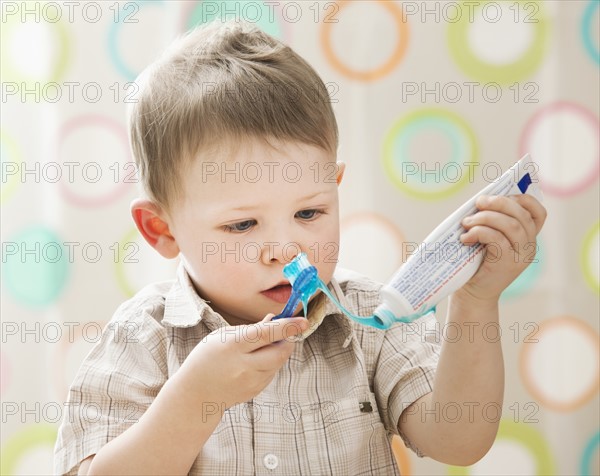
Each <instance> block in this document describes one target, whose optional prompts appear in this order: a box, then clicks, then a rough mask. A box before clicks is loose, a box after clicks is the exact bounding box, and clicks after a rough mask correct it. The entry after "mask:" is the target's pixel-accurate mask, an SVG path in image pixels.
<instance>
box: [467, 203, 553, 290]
mask: <svg viewBox="0 0 600 476" xmlns="http://www.w3.org/2000/svg"><path fill="white" fill-rule="evenodd" d="M475 204H476V206H477V208H478V210H479V211H478V212H477V213H476V214H475V215H472V216H470V217H467V218H465V219H464V220H463V222H462V225H463V226H464V227H465V229H466V230H467V232H466V233H464V234H463V235H462V236H461V241H462V242H463V243H464V244H467V245H473V244H475V243H477V242H480V243H482V244H484V245H486V250H485V259H484V261H483V263H482V264H481V266H480V268H479V270H478V271H477V273H475V275H474V276H473V277H472V278H471V279H470V280H469V281H468V282H467V283H466V284H465V285H464V286H463V287H462V288H461V290H460V291H459V292H463V293H466V294H467V295H468V296H469V297H471V298H474V299H477V300H484V301H497V300H498V299H499V298H500V294H501V293H502V291H503V290H504V289H505V288H506V287H507V286H508V285H509V284H510V283H511V282H512V281H514V279H515V278H516V277H517V276H518V275H519V274H521V272H523V270H524V269H525V268H526V267H527V266H528V265H529V264H530V263H531V262H532V261H534V258H535V254H536V251H537V243H536V236H537V234H538V233H539V231H540V230H541V228H542V225H543V224H544V221H545V220H546V209H545V208H544V206H543V205H542V204H541V203H540V202H539V201H538V200H537V199H536V198H534V197H533V196H531V195H527V194H523V195H512V196H510V197H505V196H490V195H482V196H481V197H479V198H478V199H477V201H476V203H475Z"/></svg>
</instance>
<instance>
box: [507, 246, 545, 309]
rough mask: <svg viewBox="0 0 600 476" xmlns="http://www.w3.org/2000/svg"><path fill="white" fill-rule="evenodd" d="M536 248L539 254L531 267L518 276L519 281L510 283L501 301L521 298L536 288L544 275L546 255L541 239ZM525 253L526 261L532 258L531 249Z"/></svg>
mask: <svg viewBox="0 0 600 476" xmlns="http://www.w3.org/2000/svg"><path fill="white" fill-rule="evenodd" d="M527 245H530V244H529V243H528V244H526V245H525V246H527ZM536 246H537V250H536V251H537V253H536V256H535V258H533V260H532V261H531V263H530V264H529V266H527V268H525V270H524V271H523V272H522V273H521V274H520V275H519V276H517V279H515V280H514V281H513V282H512V283H510V285H509V286H508V287H507V288H506V289H505V290H504V291H503V292H502V295H501V296H500V299H502V300H505V299H513V298H516V297H519V296H521V295H522V294H525V293H526V292H528V291H529V290H530V289H531V288H533V287H534V286H535V283H536V282H537V280H538V278H539V277H540V275H541V273H542V268H543V263H544V255H545V253H544V250H543V248H542V243H541V241H540V239H539V238H538V240H537V244H536ZM523 251H524V253H525V259H527V257H528V256H531V252H530V250H529V249H525V250H523Z"/></svg>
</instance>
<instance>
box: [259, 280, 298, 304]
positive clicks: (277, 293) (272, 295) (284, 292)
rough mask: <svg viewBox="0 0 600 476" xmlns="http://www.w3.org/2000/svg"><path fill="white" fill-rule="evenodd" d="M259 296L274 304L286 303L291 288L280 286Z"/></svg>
mask: <svg viewBox="0 0 600 476" xmlns="http://www.w3.org/2000/svg"><path fill="white" fill-rule="evenodd" d="M261 294H262V295H263V296H267V297H268V298H269V299H272V300H273V301H275V302H278V303H286V302H287V301H288V299H289V298H290V296H291V294H292V286H291V284H280V285H278V286H273V287H272V288H269V289H266V290H265V291H262V292H261Z"/></svg>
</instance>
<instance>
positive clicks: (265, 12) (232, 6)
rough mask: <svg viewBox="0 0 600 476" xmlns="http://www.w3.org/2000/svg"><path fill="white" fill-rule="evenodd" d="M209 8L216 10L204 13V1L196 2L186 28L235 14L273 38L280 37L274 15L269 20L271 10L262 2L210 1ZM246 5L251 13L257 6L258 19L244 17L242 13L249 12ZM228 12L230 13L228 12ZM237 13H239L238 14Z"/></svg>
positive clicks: (249, 0) (246, 0)
mask: <svg viewBox="0 0 600 476" xmlns="http://www.w3.org/2000/svg"><path fill="white" fill-rule="evenodd" d="M209 3H210V6H211V8H214V7H216V12H212V11H211V12H210V14H206V15H205V14H204V12H203V11H202V9H203V4H204V2H203V1H201V2H198V4H197V5H196V6H195V7H194V9H193V10H192V13H191V14H190V16H189V18H188V21H187V28H188V29H189V28H193V27H195V26H197V25H202V24H204V23H210V22H211V21H214V20H215V19H221V20H225V19H229V16H230V15H232V14H235V17H236V19H240V18H241V19H243V20H246V21H249V22H252V23H254V24H256V25H257V26H258V27H259V28H260V29H261V30H262V31H264V32H265V33H267V34H269V35H271V36H274V37H275V38H279V39H281V28H280V27H279V24H278V22H277V21H276V18H275V15H273V21H269V20H270V18H271V12H270V11H269V9H268V8H267V6H266V5H265V3H264V2H256V1H251V0H221V1H216V2H215V1H211V2H209ZM248 6H252V7H253V9H252V13H254V12H255V10H254V7H256V6H259V7H260V10H259V13H258V15H259V17H260V18H259V19H258V20H257V21H254V20H255V19H256V18H255V17H254V18H252V17H248V18H246V17H244V13H250V12H249V10H247V7H248ZM228 12H230V13H228ZM238 13H239V14H240V15H238Z"/></svg>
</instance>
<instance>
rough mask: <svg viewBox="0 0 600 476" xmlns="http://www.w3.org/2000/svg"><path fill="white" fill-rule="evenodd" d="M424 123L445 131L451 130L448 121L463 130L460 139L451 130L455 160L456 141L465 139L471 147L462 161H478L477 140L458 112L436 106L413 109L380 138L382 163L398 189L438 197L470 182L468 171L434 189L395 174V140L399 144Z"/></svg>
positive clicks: (455, 127) (420, 196) (432, 197)
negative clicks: (423, 187)
mask: <svg viewBox="0 0 600 476" xmlns="http://www.w3.org/2000/svg"><path fill="white" fill-rule="evenodd" d="M423 124H425V126H426V125H428V124H429V125H432V124H433V126H434V127H435V128H438V129H440V128H441V130H442V132H446V133H450V132H449V131H451V129H449V128H448V124H450V125H451V126H454V131H456V130H457V129H458V131H459V132H462V134H463V137H464V138H465V139H464V140H462V141H460V140H457V139H456V137H457V136H459V137H460V135H459V134H454V139H453V143H454V144H453V145H454V146H455V147H453V148H454V149H455V150H454V152H455V153H453V155H454V157H453V159H452V161H453V162H458V160H457V159H458V157H457V155H458V154H456V149H457V147H456V144H464V143H465V142H468V143H469V145H470V149H471V151H470V156H469V157H462V159H463V162H472V163H477V164H478V163H479V160H478V158H477V157H478V154H479V152H478V146H477V140H476V138H475V134H474V133H473V131H472V129H471V127H470V126H469V125H468V124H467V122H466V121H465V120H464V119H463V118H462V117H460V116H459V115H458V114H456V113H454V112H452V111H449V110H446V109H439V108H426V109H419V110H416V111H412V112H410V113H409V114H407V115H406V116H404V117H402V118H400V119H399V120H398V121H396V122H395V123H394V125H393V126H392V128H391V129H390V131H389V132H388V133H387V135H386V137H385V139H384V141H383V167H384V170H385V172H386V174H387V175H388V177H389V178H390V179H391V180H392V182H393V183H394V184H395V185H396V186H397V187H398V188H399V189H400V190H402V191H403V192H405V193H407V194H408V195H411V196H413V197H415V198H419V199H422V200H439V199H442V198H446V197H448V196H450V195H452V194H454V193H456V192H457V191H459V190H460V189H461V188H463V187H464V186H465V185H466V184H467V183H469V179H470V176H469V174H467V173H464V174H463V177H461V178H460V179H459V180H457V181H456V182H454V183H453V184H452V185H450V186H449V187H447V188H444V189H442V190H436V191H424V190H422V189H418V188H415V187H412V186H410V185H409V184H408V183H406V181H404V180H402V178H401V177H398V175H397V174H396V168H395V158H396V157H397V154H396V150H397V149H396V141H397V140H399V141H400V144H402V145H403V144H405V143H406V140H405V136H406V135H407V134H408V135H412V134H413V131H414V128H422V127H423ZM397 136H400V138H399V139H397ZM403 149H406V146H404V145H403ZM463 155H466V154H463ZM399 160H400V162H404V158H403V157H402V156H400V157H399Z"/></svg>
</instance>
